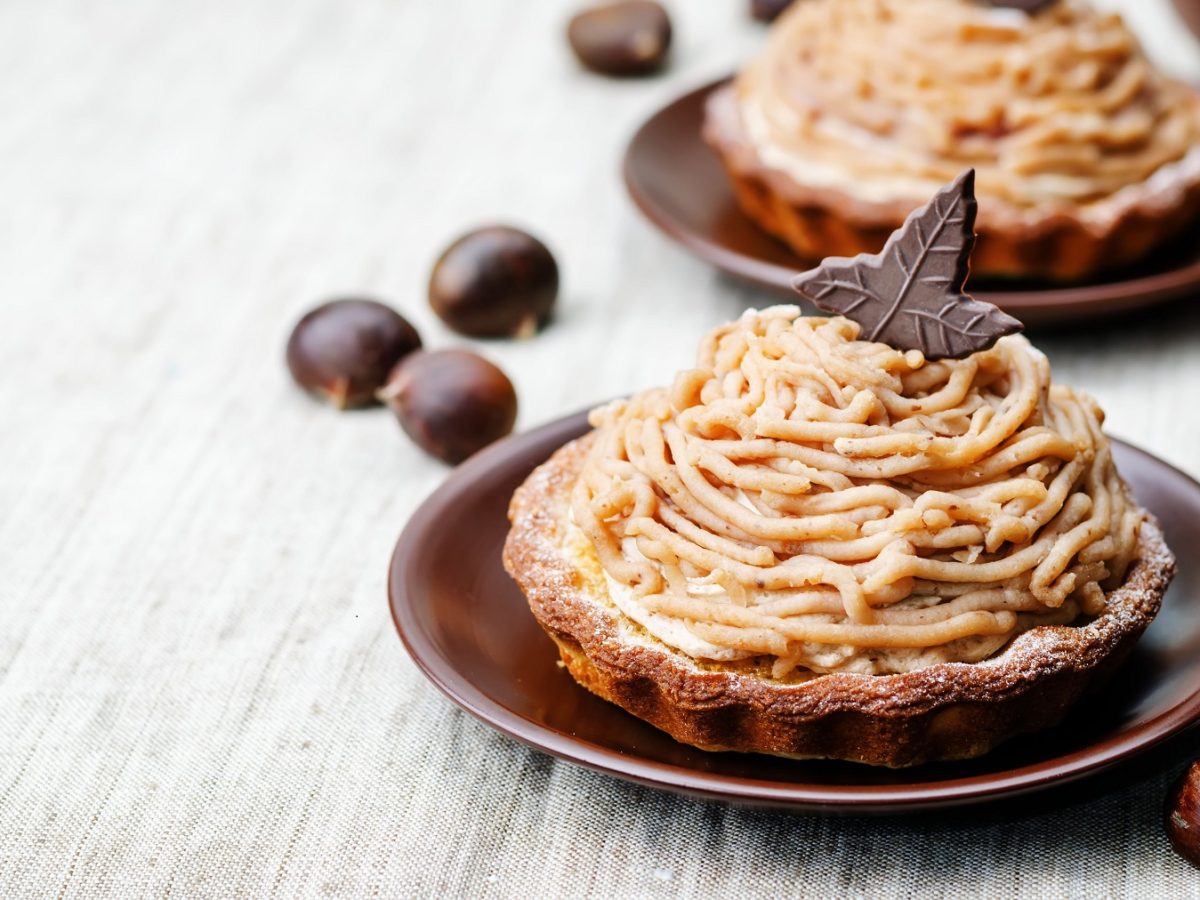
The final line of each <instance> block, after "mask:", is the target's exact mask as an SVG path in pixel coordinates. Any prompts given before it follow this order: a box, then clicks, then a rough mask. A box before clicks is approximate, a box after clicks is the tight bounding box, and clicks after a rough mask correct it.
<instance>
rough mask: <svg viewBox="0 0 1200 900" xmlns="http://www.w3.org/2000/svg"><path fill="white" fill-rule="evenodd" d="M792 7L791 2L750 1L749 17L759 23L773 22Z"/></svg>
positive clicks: (771, 0)
mask: <svg viewBox="0 0 1200 900" xmlns="http://www.w3.org/2000/svg"><path fill="white" fill-rule="evenodd" d="M791 5H792V0H750V15H752V16H754V18H756V19H758V20H759V21H761V22H774V21H775V19H776V18H778V17H779V14H780V13H782V12H783V11H784V10H785V9H787V8H788V7H789V6H791Z"/></svg>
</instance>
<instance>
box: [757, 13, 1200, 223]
mask: <svg viewBox="0 0 1200 900" xmlns="http://www.w3.org/2000/svg"><path fill="white" fill-rule="evenodd" d="M736 92H737V97H738V104H739V108H740V110H741V116H742V120H743V123H744V125H745V128H746V130H747V133H748V135H749V136H750V139H751V141H752V142H753V143H754V145H755V147H756V148H757V151H758V153H759V155H760V157H761V158H762V160H763V162H764V163H765V164H766V165H768V166H771V167H774V168H778V169H780V170H782V171H785V172H788V173H789V174H793V175H794V176H795V177H796V178H797V179H798V180H799V181H801V182H802V183H806V184H825V185H826V186H828V187H833V188H839V189H847V190H851V191H852V192H853V193H854V194H855V195H856V196H860V197H862V198H864V199H869V200H875V201H887V200H895V199H905V198H910V197H915V198H919V197H924V196H928V195H929V194H930V193H932V192H933V191H934V190H936V188H937V187H938V186H940V185H942V184H944V183H946V182H948V181H950V180H951V179H953V178H954V177H955V176H956V175H957V174H958V173H959V172H961V171H962V170H963V169H965V168H968V167H974V168H975V169H976V172H977V175H978V182H979V192H980V194H981V195H982V196H987V197H988V198H989V206H988V207H987V208H985V210H984V216H985V217H988V216H994V217H1000V216H1002V215H1007V216H1013V215H1016V216H1018V217H1019V216H1021V215H1028V214H1029V213H1030V211H1031V210H1032V208H1033V207H1038V208H1040V209H1041V210H1042V211H1043V212H1044V211H1045V210H1046V208H1047V207H1049V208H1051V209H1053V208H1054V207H1055V206H1061V207H1063V208H1071V209H1073V210H1075V211H1076V212H1077V213H1078V212H1079V211H1080V210H1081V209H1082V213H1083V216H1084V218H1085V219H1092V220H1095V221H1096V223H1097V224H1098V225H1101V224H1103V223H1104V222H1106V221H1107V220H1109V219H1111V218H1113V217H1115V216H1116V215H1118V214H1119V213H1120V211H1121V209H1122V207H1123V205H1124V204H1125V202H1126V201H1128V202H1133V201H1134V200H1135V199H1136V198H1135V197H1134V196H1127V195H1121V196H1118V194H1120V192H1122V191H1123V189H1130V190H1132V191H1133V192H1134V193H1137V192H1139V191H1143V190H1151V191H1153V190H1163V189H1167V188H1168V184H1167V183H1162V184H1158V185H1156V186H1152V187H1150V188H1145V186H1144V185H1145V182H1147V180H1148V179H1150V178H1151V176H1154V175H1155V174H1156V173H1159V178H1160V180H1161V181H1163V182H1173V181H1174V180H1175V179H1179V180H1183V181H1190V180H1194V179H1195V178H1200V150H1198V149H1197V145H1198V144H1200V102H1198V101H1197V96H1196V94H1195V92H1193V91H1191V90H1190V89H1189V88H1187V87H1185V86H1183V85H1181V84H1178V83H1176V82H1173V81H1171V80H1170V79H1168V78H1166V77H1164V76H1162V75H1161V74H1159V73H1158V72H1157V71H1156V70H1155V69H1154V68H1153V67H1152V65H1151V64H1150V63H1149V62H1148V60H1147V59H1146V57H1145V56H1144V54H1143V53H1142V51H1141V49H1140V47H1139V46H1138V43H1137V41H1136V39H1135V38H1134V37H1133V35H1132V34H1131V33H1130V31H1129V29H1128V28H1127V27H1126V26H1125V24H1124V23H1123V22H1122V20H1121V18H1120V17H1119V16H1117V15H1115V14H1109V13H1102V12H1100V11H1097V10H1095V9H1094V8H1092V7H1091V5H1090V4H1088V3H1086V2H1081V0H1062V2H1059V3H1055V4H1052V5H1051V6H1050V7H1048V8H1046V9H1045V10H1042V11H1041V12H1039V13H1037V14H1034V15H1029V14H1026V13H1024V12H1021V11H1019V10H1015V9H997V8H991V7H989V6H987V5H986V4H982V3H976V2H972V0H807V2H804V3H796V4H794V5H793V6H792V8H790V9H789V10H788V12H786V13H785V14H784V16H783V17H782V18H781V19H780V20H779V21H778V22H777V23H776V24H775V26H774V27H773V28H772V31H771V35H770V37H769V41H768V45H767V47H766V49H765V50H764V52H763V53H761V54H760V55H759V57H758V58H757V59H756V60H755V61H753V62H752V63H751V64H750V65H749V66H748V67H747V68H746V70H745V71H744V72H743V73H742V74H741V75H740V76H739V77H738V79H737V82H736ZM1175 164H1179V165H1175ZM1176 170H1178V171H1176ZM996 201H1001V202H999V203H998V202H996Z"/></svg>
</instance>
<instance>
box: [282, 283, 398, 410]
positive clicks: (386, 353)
mask: <svg viewBox="0 0 1200 900" xmlns="http://www.w3.org/2000/svg"><path fill="white" fill-rule="evenodd" d="M420 346H421V337H420V335H418V334H417V330H416V329H415V328H413V327H412V325H410V324H409V322H408V320H407V319H405V318H404V317H403V316H402V315H400V314H399V313H398V312H396V311H395V310H394V309H392V308H391V307H388V306H384V305H383V304H382V303H377V302H376V301H374V300H358V299H347V300H333V301H330V302H329V303H323V304H322V305H320V306H318V307H317V308H316V309H314V310H312V311H311V312H309V313H307V314H305V316H304V317H303V318H301V319H300V321H299V322H297V323H296V327H295V328H293V329H292V334H291V337H289V338H288V343H287V365H288V369H289V370H290V371H291V373H292V377H293V378H294V379H295V380H296V383H297V384H298V385H300V386H301V387H302V388H304V389H305V390H309V391H313V392H315V393H317V394H319V395H321V396H322V397H324V398H325V399H326V400H328V401H329V402H330V403H332V404H333V405H334V406H337V407H338V408H340V409H345V408H347V407H352V406H366V405H368V404H371V403H374V402H375V392H376V391H377V390H379V388H380V387H381V386H382V385H383V383H384V382H385V381H386V380H387V376H388V373H389V372H390V371H391V370H392V368H393V367H394V366H395V365H396V363H397V362H399V360H400V359H401V358H402V357H404V356H405V355H407V354H409V353H411V352H412V351H413V350H416V349H417V348H419V347H420Z"/></svg>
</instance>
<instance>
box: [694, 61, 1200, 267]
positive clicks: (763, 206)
mask: <svg viewBox="0 0 1200 900" xmlns="http://www.w3.org/2000/svg"><path fill="white" fill-rule="evenodd" d="M733 94H734V89H733V86H732V85H725V86H723V87H720V88H718V89H717V90H716V91H714V92H713V93H712V94H711V95H710V96H709V98H708V101H707V105H706V111H705V120H704V138H705V140H706V141H707V142H708V143H709V145H710V146H712V148H713V149H714V150H715V151H716V152H717V155H718V156H719V157H720V159H721V163H722V165H723V166H724V168H725V171H726V173H727V174H728V176H729V179H730V182H731V184H732V186H733V191H734V195H735V196H736V198H737V201H738V205H739V206H740V207H741V208H742V211H743V212H745V214H746V215H747V216H749V217H750V218H751V219H752V220H754V222H755V223H757V224H758V226H759V227H760V228H762V229H763V230H765V231H766V232H768V233H769V234H771V235H774V236H775V237H777V238H779V239H781V240H783V241H784V242H785V243H787V244H788V245H789V246H790V247H791V248H792V249H793V250H794V251H795V252H796V253H797V254H799V255H800V256H801V257H803V258H805V259H811V260H820V259H824V258H825V257H828V256H855V255H856V254H859V253H878V252H879V250H880V249H881V248H882V247H883V245H884V242H885V241H886V240H887V238H888V236H889V235H890V234H891V233H892V232H893V231H895V230H896V229H897V228H898V227H900V225H901V224H902V223H903V222H904V219H905V217H907V215H908V214H909V213H910V212H912V210H913V209H915V208H916V207H918V206H920V205H921V203H920V202H918V201H915V200H914V201H912V202H909V201H901V200H894V201H867V200H862V199H860V198H856V197H854V196H852V195H851V194H848V193H845V192H843V191H841V190H838V189H835V188H829V187H818V186H811V185H804V184H801V183H799V182H797V181H796V180H794V179H793V178H792V177H790V176H789V175H787V174H786V173H784V172H782V171H779V170H777V169H773V168H770V167H767V166H764V165H763V164H762V163H761V161H760V160H759V158H758V154H757V153H756V152H755V150H754V148H753V146H752V145H751V143H750V141H749V139H748V138H747V136H746V134H745V132H744V130H743V128H742V123H741V121H740V116H739V115H738V113H737V101H736V98H735V97H734V95H733ZM1173 201H1174V202H1172V203H1171V205H1169V206H1167V205H1163V204H1162V202H1149V201H1147V202H1146V203H1143V204H1141V205H1132V206H1130V207H1129V208H1128V209H1127V210H1125V211H1124V212H1123V213H1122V214H1121V215H1120V216H1118V217H1116V218H1115V219H1114V220H1113V221H1112V223H1111V225H1109V226H1107V227H1106V228H1104V229H1103V230H1098V229H1097V228H1096V227H1095V226H1093V225H1090V224H1088V223H1087V222H1085V221H1083V220H1082V219H1080V218H1076V217H1074V216H1071V215H1069V214H1067V213H1056V214H1052V215H1046V216H1043V217H1041V218H1040V219H1038V220H1037V221H1036V222H1034V223H1026V222H1005V221H997V220H996V219H995V217H991V216H989V215H988V208H987V201H986V198H984V200H983V203H982V204H981V214H980V218H979V219H978V220H977V222H976V231H977V232H978V235H977V238H976V244H975V249H974V251H973V252H972V254H971V270H972V272H973V273H975V274H976V275H985V276H1001V277H1040V278H1050V279H1056V280H1071V279H1080V278H1086V277H1087V276H1089V275H1094V274H1096V273H1098V272H1100V271H1102V270H1105V269H1113V268H1117V267H1120V266H1122V265H1128V264H1130V263H1133V262H1136V261H1137V260H1139V259H1142V258H1144V257H1145V256H1146V255H1147V254H1149V253H1150V252H1151V251H1152V250H1154V249H1155V248H1156V247H1159V246H1161V245H1163V244H1164V243H1166V242H1168V241H1170V240H1171V239H1172V238H1173V237H1176V236H1178V235H1180V234H1182V233H1183V231H1184V229H1186V228H1187V226H1188V225H1190V224H1192V223H1194V222H1195V221H1196V220H1197V217H1198V216H1200V180H1195V181H1192V182H1190V183H1187V184H1184V185H1182V186H1181V189H1180V191H1179V194H1178V196H1177V197H1174V198H1173ZM993 212H994V210H993Z"/></svg>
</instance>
